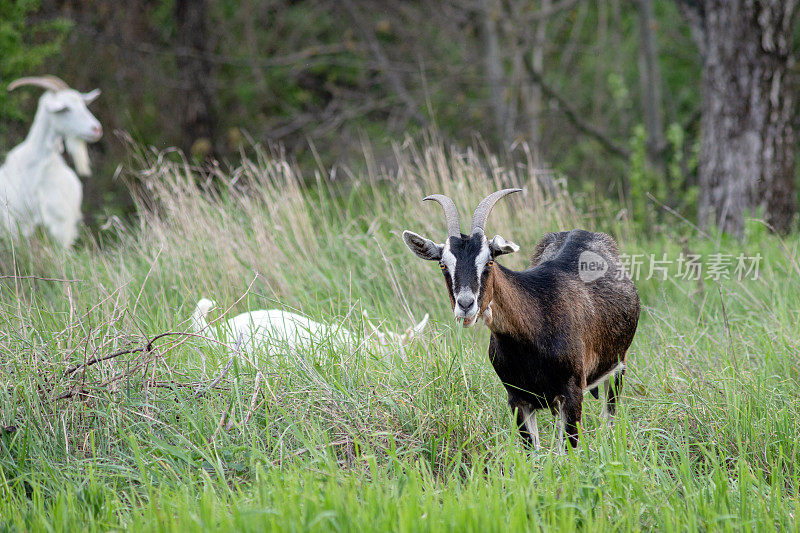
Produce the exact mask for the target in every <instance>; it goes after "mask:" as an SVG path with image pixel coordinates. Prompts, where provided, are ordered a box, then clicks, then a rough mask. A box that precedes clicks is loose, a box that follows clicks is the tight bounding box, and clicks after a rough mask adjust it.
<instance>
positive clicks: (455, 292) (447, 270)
mask: <svg viewBox="0 0 800 533" xmlns="http://www.w3.org/2000/svg"><path fill="white" fill-rule="evenodd" d="M403 240H404V241H405V243H406V246H408V247H409V249H410V250H411V251H412V252H414V253H415V254H416V255H417V256H418V257H420V258H422V259H427V260H429V261H438V262H439V266H440V268H441V269H442V273H443V274H444V280H445V284H446V285H447V291H448V294H449V296H450V304H451V305H452V307H453V314H454V315H455V318H456V320H457V321H459V322H461V323H462V324H463V326H464V327H469V326H472V325H473V324H475V322H476V321H477V319H478V315H479V312H483V311H484V310H485V309H486V307H487V306H488V305H489V302H490V301H491V298H492V295H491V273H492V268H494V259H495V257H497V256H499V255H503V254H508V253H512V252H516V251H517V250H519V246H517V245H516V244H514V243H513V242H509V241H507V240H505V239H504V238H503V237H501V236H499V235H495V237H494V238H493V239H492V240H487V239H486V235H485V234H484V232H483V229H482V228H476V229H475V230H474V231H473V232H472V234H471V235H464V234H460V235H451V236H450V237H448V238H447V241H445V243H444V244H437V243H435V242H433V241H431V240H430V239H426V238H425V237H422V236H421V235H417V234H416V233H414V232H412V231H404V232H403ZM487 288H488V289H487Z"/></svg>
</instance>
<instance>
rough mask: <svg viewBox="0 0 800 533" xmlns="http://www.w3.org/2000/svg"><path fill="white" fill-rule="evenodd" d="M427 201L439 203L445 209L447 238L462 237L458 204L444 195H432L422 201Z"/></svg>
mask: <svg viewBox="0 0 800 533" xmlns="http://www.w3.org/2000/svg"><path fill="white" fill-rule="evenodd" d="M425 200H433V201H434V202H439V205H441V206H442V209H444V218H445V219H446V220H447V236H448V237H454V236H455V237H460V236H461V223H460V222H459V221H458V209H456V204H455V203H453V200H451V199H450V198H449V197H447V196H445V195H443V194H431V195H430V196H426V197H425V198H423V199H422V201H423V202H424V201H425Z"/></svg>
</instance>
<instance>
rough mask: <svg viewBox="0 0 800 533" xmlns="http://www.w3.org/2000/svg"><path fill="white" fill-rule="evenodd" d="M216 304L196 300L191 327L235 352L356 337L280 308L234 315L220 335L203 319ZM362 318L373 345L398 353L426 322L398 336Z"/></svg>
mask: <svg viewBox="0 0 800 533" xmlns="http://www.w3.org/2000/svg"><path fill="white" fill-rule="evenodd" d="M215 306H216V304H215V303H214V302H213V301H211V300H209V299H208V298H203V299H202V300H200V301H199V302H197V307H196V308H195V311H194V313H193V314H192V318H191V328H192V330H193V331H195V332H197V333H202V334H204V335H207V336H208V337H210V338H211V339H213V340H216V341H219V342H222V343H224V344H226V345H227V346H228V347H229V348H230V349H231V350H234V351H238V350H240V351H243V352H245V353H248V354H253V353H254V352H257V351H262V350H263V352H265V353H266V354H268V355H270V356H274V355H276V354H279V353H286V352H287V351H288V352H293V351H296V350H298V349H309V348H311V347H313V346H318V345H321V344H330V345H332V346H334V347H337V348H341V347H346V346H356V343H357V340H358V338H357V336H356V335H355V334H354V333H352V332H351V331H350V330H348V329H347V328H345V327H344V325H342V324H321V323H319V322H314V321H313V320H311V319H310V318H307V317H304V316H302V315H298V314H296V313H290V312H288V311H282V310H280V309H270V310H268V311H265V310H258V311H250V312H249V313H242V314H240V315H237V316H235V317H233V318H231V319H230V320H228V321H227V322H225V323H224V324H221V325H220V329H221V330H222V332H223V335H222V336H221V337H220V336H218V335H217V334H216V333H215V332H214V329H213V328H212V326H210V325H209V324H208V322H207V321H206V317H207V316H208V313H209V311H211V309H213V308H214V307H215ZM364 318H365V320H366V322H367V324H369V326H370V327H371V328H372V330H373V332H374V333H375V337H374V341H375V343H376V344H374V346H376V347H377V348H378V349H379V351H381V352H384V353H387V352H390V351H392V350H394V349H399V350H400V351H401V354H404V351H403V350H404V347H405V346H406V345H407V344H409V343H410V342H411V341H412V340H413V339H414V337H416V336H417V335H418V334H419V333H421V332H422V330H423V329H425V325H426V324H427V323H428V315H427V314H426V315H425V317H424V318H423V319H422V321H421V322H420V323H419V324H417V325H415V326H412V327H410V328H408V329H407V330H406V332H405V333H403V334H402V335H400V334H397V333H394V332H391V331H389V332H386V333H383V332H381V331H380V330H379V329H378V328H377V327H375V326H374V325H373V324H372V322H370V321H369V319H368V318H367V316H366V312H365V313H364Z"/></svg>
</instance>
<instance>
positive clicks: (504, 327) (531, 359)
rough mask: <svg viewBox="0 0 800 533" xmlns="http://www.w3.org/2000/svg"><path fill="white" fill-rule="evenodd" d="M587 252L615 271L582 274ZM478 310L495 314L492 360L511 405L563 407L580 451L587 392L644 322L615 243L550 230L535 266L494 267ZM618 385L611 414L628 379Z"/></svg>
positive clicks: (593, 235)
mask: <svg viewBox="0 0 800 533" xmlns="http://www.w3.org/2000/svg"><path fill="white" fill-rule="evenodd" d="M584 251H592V252H594V253H596V254H598V255H599V256H601V257H602V258H603V259H604V260H605V261H606V263H607V264H608V266H609V268H608V270H607V271H606V273H605V275H604V276H602V277H601V278H599V279H597V280H594V281H591V282H588V283H587V282H585V281H583V280H582V279H581V277H580V276H579V271H578V263H579V257H580V254H581V253H582V252H584ZM479 306H480V309H481V311H483V312H484V313H485V316H486V315H488V314H490V315H491V319H487V324H488V326H489V329H490V330H491V332H492V335H491V340H490V343H489V357H490V359H491V362H492V365H493V366H494V368H495V371H496V372H497V374H498V376H499V377H500V379H501V380H502V381H503V384H504V385H505V386H506V389H507V391H508V397H509V404H510V406H511V408H512V409H518V408H521V407H523V406H528V407H531V408H533V409H542V408H550V409H552V410H555V409H556V407H555V406H556V405H558V404H559V403H561V404H562V407H563V412H564V418H565V430H566V433H567V435H568V436H569V440H570V443H571V444H572V446H573V447H574V446H576V445H577V439H578V425H579V423H580V419H581V411H582V401H583V390H584V388H585V387H586V386H587V385H588V384H591V383H593V382H594V381H595V380H597V379H598V378H600V377H602V376H603V375H605V374H607V373H608V372H610V371H611V370H613V369H614V368H615V367H616V366H617V365H618V363H620V362H623V361H624V360H625V355H626V352H627V350H628V347H629V346H630V344H631V342H632V340H633V336H634V333H635V332H636V326H637V324H638V320H639V308H640V304H639V296H638V292H637V291H636V287H635V285H634V284H633V281H631V280H630V278H629V277H627V275H625V274H624V269H623V267H622V265H621V263H620V260H619V251H618V248H617V245H616V243H615V242H614V240H613V239H612V238H611V237H609V236H608V235H606V234H604V233H591V232H588V231H584V230H573V231H571V232H561V233H548V234H546V235H545V236H544V237H543V238H542V239H541V240H540V241H539V243H538V244H537V245H536V247H535V249H534V252H533V256H532V258H531V266H530V268H528V269H526V270H524V271H520V272H515V271H512V270H509V269H506V268H504V267H502V266H500V265H498V264H494V265H493V266H492V267H491V271H490V272H489V274H488V277H487V282H486V283H485V285H484V288H483V290H482V293H481V295H480V297H479ZM489 306H490V307H491V311H490V312H489V313H487V312H486V309H487V307H489ZM615 384H616V387H612V388H610V389H609V393H608V394H609V396H608V402H609V408H610V409H611V410H613V408H614V405H615V402H616V394H617V393H618V392H619V388H618V387H619V386H621V382H619V380H618V379H617V380H615ZM612 414H613V413H612ZM520 432H521V434H522V435H523V437H525V438H526V439H528V440H529V439H530V436H529V435H528V434H527V432H526V431H525V430H524V429H523V428H520Z"/></svg>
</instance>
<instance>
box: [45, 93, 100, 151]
mask: <svg viewBox="0 0 800 533" xmlns="http://www.w3.org/2000/svg"><path fill="white" fill-rule="evenodd" d="M98 96H100V89H95V90H93V91H91V92H88V93H80V92H78V91H76V90H74V89H61V90H59V91H55V92H53V91H48V92H46V93H44V94H43V95H42V99H41V103H42V105H44V107H45V109H46V110H47V112H48V113H49V114H50V120H51V124H52V125H53V129H54V130H55V131H56V132H57V133H58V134H59V135H61V136H63V137H77V138H79V139H82V140H84V141H86V142H97V141H99V140H100V138H101V137H102V136H103V127H102V126H101V125H100V122H99V121H98V120H97V119H96V118H95V117H94V115H92V112H91V111H89V109H88V108H87V107H86V106H87V105H89V104H91V103H92V102H94V100H95V99H96V98H97V97H98Z"/></svg>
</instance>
